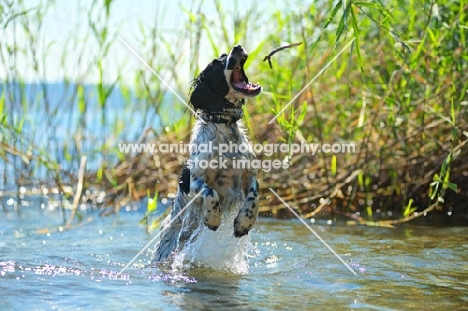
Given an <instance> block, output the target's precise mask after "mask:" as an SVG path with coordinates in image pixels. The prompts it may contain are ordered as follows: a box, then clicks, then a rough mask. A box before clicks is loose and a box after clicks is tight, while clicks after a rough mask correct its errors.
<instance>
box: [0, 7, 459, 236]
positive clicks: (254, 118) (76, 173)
mask: <svg viewBox="0 0 468 311" xmlns="http://www.w3.org/2000/svg"><path fill="white" fill-rule="evenodd" d="M205 2H207V1H205ZM211 3H212V4H213V5H214V7H215V12H216V14H217V16H215V17H207V15H205V14H204V13H203V5H204V2H203V1H196V0H194V1H192V2H190V3H189V4H187V5H186V6H181V10H182V11H183V12H184V14H185V15H183V16H181V19H182V21H181V23H180V24H181V25H183V26H184V29H182V30H180V33H177V35H176V36H174V37H175V38H177V39H173V38H174V37H168V36H166V34H164V33H163V32H162V31H161V29H160V27H158V26H157V25H144V24H143V23H140V25H139V29H138V30H135V33H136V34H135V37H134V38H132V41H135V42H139V44H140V45H141V46H142V47H144V49H142V51H143V53H142V55H144V57H145V59H147V60H148V64H149V65H150V66H151V67H152V68H153V69H154V70H155V71H156V72H165V73H167V75H168V76H170V77H171V78H170V81H172V83H173V85H174V88H175V89H177V90H180V94H187V93H188V91H189V86H188V85H187V84H186V82H185V80H186V79H187V77H189V78H194V77H195V76H196V75H197V73H198V72H199V71H200V69H201V68H200V67H201V66H203V65H201V64H199V60H200V55H201V54H203V55H209V56H211V57H212V58H214V57H217V56H218V55H220V54H221V53H222V52H225V51H228V50H229V49H230V48H229V47H232V46H234V45H235V44H237V43H242V45H243V46H244V47H246V48H247V50H248V51H249V53H250V54H249V60H248V64H247V66H246V71H247V75H248V76H249V78H250V80H252V81H258V82H259V83H260V84H261V85H262V86H263V89H264V92H263V94H262V95H260V96H258V97H257V98H255V99H251V100H248V101H247V104H246V106H245V116H244V122H245V124H246V126H247V127H248V129H249V134H250V139H251V140H252V141H253V142H254V143H260V144H265V143H270V144H274V143H299V144H300V143H318V144H324V143H341V142H354V143H355V144H356V152H355V153H343V154H326V153H319V154H317V155H314V156H312V155H307V154H295V155H285V154H278V155H272V156H271V157H267V156H265V155H259V156H258V158H259V159H260V160H264V159H271V160H274V159H280V160H281V161H288V163H289V165H288V166H289V168H288V169H277V170H272V171H271V172H268V173H265V172H262V171H261V170H260V173H259V183H260V187H261V192H260V197H261V202H262V203H261V208H260V214H261V215H262V216H268V217H277V218H291V217H293V216H292V215H291V213H290V212H289V211H288V209H287V208H286V207H285V206H284V205H283V204H282V203H281V202H280V201H279V200H277V199H276V198H275V197H274V196H273V195H272V194H271V192H270V191H269V190H268V188H273V189H275V191H277V192H278V194H279V195H280V196H281V197H282V198H283V199H284V200H285V201H286V202H288V204H290V205H291V206H293V207H295V208H297V210H298V211H299V212H300V214H301V215H302V217H304V218H314V219H320V218H326V219H333V220H336V219H344V220H346V221H347V223H348V224H360V225H370V226H389V227H391V226H395V225H398V224H401V223H406V222H410V223H426V224H433V225H468V160H467V159H468V143H467V142H468V93H467V91H468V47H467V45H468V26H467V25H468V1H466V0H459V1H441V2H439V1H438V2H437V3H436V2H435V1H408V2H402V1H397V0H389V1H385V2H379V1H372V0H369V1H354V0H350V1H337V0H334V1H331V0H328V1H321V2H318V3H314V4H311V5H308V6H306V5H298V6H297V8H290V10H289V11H287V12H282V11H280V10H271V11H265V10H263V9H262V8H261V7H260V6H252V7H251V8H249V9H248V10H246V11H244V12H243V13H240V12H236V13H235V14H233V15H232V16H228V11H229V10H228V7H227V6H226V4H225V3H224V2H223V1H216V0H215V1H212V2H211ZM54 5H55V4H54V2H48V1H43V2H42V3H40V4H38V5H37V6H35V7H28V6H27V5H26V2H24V1H19V2H17V3H13V2H12V3H10V2H8V1H3V0H0V16H1V17H2V18H1V20H2V21H1V22H0V35H1V36H3V35H4V36H3V37H4V38H7V37H8V36H9V40H1V41H0V67H1V68H5V69H6V74H5V75H4V79H3V81H2V82H1V85H0V94H1V96H0V113H1V114H0V178H1V179H2V185H3V186H2V187H3V188H4V189H2V190H1V191H0V201H1V202H2V209H3V213H9V212H13V211H14V210H17V209H20V208H23V205H24V204H23V202H24V201H25V199H24V198H25V197H27V196H35V195H37V196H42V197H44V196H49V195H52V196H56V197H57V198H60V199H59V207H60V208H62V209H63V211H64V215H66V216H64V223H65V224H66V225H67V226H69V227H72V226H73V225H74V224H78V223H80V222H81V221H84V220H83V217H81V208H80V207H81V206H82V205H86V206H89V207H91V208H96V209H102V213H101V214H102V215H108V214H113V213H116V212H118V211H119V210H120V209H121V208H124V207H126V206H128V205H129V204H135V202H141V201H142V200H145V199H146V201H147V202H148V203H147V205H148V206H147V208H148V214H147V216H146V219H145V223H146V224H147V225H149V224H151V225H152V226H154V225H157V219H154V218H155V217H153V216H151V214H150V213H151V212H154V210H155V209H156V208H157V205H158V204H157V203H156V202H157V201H158V200H162V201H163V202H167V201H168V200H169V201H170V199H171V197H173V195H174V193H175V191H176V187H177V182H178V178H179V172H180V169H181V165H182V162H183V161H185V160H186V158H187V155H184V154H159V153H158V154H145V153H139V154H123V153H121V152H120V151H119V149H118V143H120V142H126V143H155V142H157V143H179V142H188V140H189V135H190V129H191V126H192V124H193V122H194V118H193V116H191V114H190V111H188V110H187V111H185V110H186V109H185V106H184V105H183V104H182V103H181V102H180V101H179V100H178V99H177V98H175V97H171V96H168V95H167V94H168V90H167V89H166V87H165V86H164V85H163V84H162V83H161V82H160V81H159V80H158V78H157V77H155V76H154V75H152V74H151V72H150V71H148V70H147V69H146V68H143V66H142V67H141V68H142V69H141V70H139V71H137V72H135V73H134V74H135V77H134V79H133V80H131V79H128V77H127V76H126V74H127V73H126V72H125V70H124V67H123V65H121V64H112V65H113V66H117V68H118V71H117V74H116V76H115V79H114V81H113V82H111V83H109V82H107V81H104V79H103V76H104V73H105V71H106V70H107V69H106V68H107V67H106V62H105V61H104V60H105V59H106V56H107V55H108V54H109V53H110V50H112V48H113V47H114V45H115V44H116V43H115V41H118V40H116V38H117V37H118V27H114V26H115V25H111V22H110V21H111V18H110V17H111V16H112V14H113V10H114V6H115V5H118V4H117V2H114V1H96V2H93V4H92V5H91V7H89V8H84V10H89V11H90V13H89V14H87V15H85V16H87V17H88V19H89V20H88V21H86V22H84V23H83V25H80V27H81V28H80V29H81V30H83V29H84V31H85V33H86V34H87V35H88V37H87V39H83V38H81V37H79V36H78V35H76V37H75V38H73V34H70V39H69V40H68V41H67V46H66V47H65V46H64V49H63V55H61V60H60V61H61V62H63V63H64V64H65V63H66V62H76V67H77V68H81V71H80V74H76V75H69V74H64V77H63V82H61V83H62V84H63V88H64V89H65V90H66V91H64V92H63V94H62V96H59V95H58V94H54V92H51V91H50V88H49V87H48V84H47V83H46V82H43V83H36V84H34V85H33V86H31V85H28V83H26V82H24V77H23V76H22V75H21V68H23V67H24V66H30V67H31V68H30V69H31V70H33V71H34V72H35V73H36V74H37V77H39V81H45V80H41V77H44V76H45V74H44V72H46V71H47V68H44V66H45V65H44V64H45V62H44V61H43V58H44V57H52V56H51V55H48V54H47V49H48V46H47V45H46V46H44V44H43V41H41V40H43V39H44V33H43V21H44V16H47V14H52V13H51V12H52V10H53V7H54ZM343 5H345V7H343ZM265 21H267V23H266V24H262V23H264V22H265ZM213 25H217V26H216V27H213ZM12 29H13V30H12ZM116 29H117V30H116ZM19 33H21V36H19V35H18V34H19ZM11 34H14V35H13V36H11ZM77 34H78V31H77ZM16 36H18V38H19V37H21V38H26V40H16V39H15V38H16ZM169 38H172V39H169ZM353 38H355V39H354V40H355V41H354V42H353V44H352V45H351V47H350V48H349V49H348V50H346V51H345V52H344V53H343V54H342V55H340V57H339V58H338V59H337V61H335V62H333V63H332V64H331V65H330V67H329V68H327V69H326V70H325V71H324V72H323V73H322V75H320V77H319V78H318V79H317V80H316V81H315V82H314V83H313V84H312V85H310V87H308V88H307V89H306V90H305V91H304V92H302V93H301V94H300V95H299V96H298V98H297V99H296V100H295V101H294V102H293V103H292V104H291V105H290V106H288V108H287V109H286V110H285V111H284V113H282V114H280V115H279V117H278V118H277V119H276V120H275V122H273V123H272V124H268V122H269V121H270V120H271V119H272V118H273V117H274V116H275V115H276V113H277V112H279V111H280V110H281V109H282V108H283V107H284V106H285V105H287V104H288V102H289V101H290V99H291V98H293V97H294V96H295V95H296V94H298V92H299V91H300V90H301V89H302V88H303V87H304V86H305V85H307V83H308V82H309V81H310V80H311V79H312V78H313V77H314V76H315V75H316V74H317V73H318V72H319V71H320V70H321V69H322V68H323V67H324V66H325V64H327V63H328V62H329V61H330V60H331V59H332V58H333V57H334V56H335V55H336V54H337V53H338V51H340V50H341V49H342V48H343V47H344V46H345V45H346V43H347V42H349V41H350V40H351V39H353ZM200 42H206V46H205V45H203V46H202V45H201V44H200ZM294 42H303V44H301V45H298V46H295V47H294V48H291V49H287V50H284V51H280V52H278V53H277V54H275V55H274V56H273V57H271V59H270V60H269V62H271V65H272V68H270V64H269V63H268V62H263V61H262V60H263V57H264V56H266V55H268V53H269V52H270V51H272V50H274V49H275V48H277V47H280V46H284V45H286V44H292V43H294ZM185 43H188V44H185ZM91 44H94V45H95V46H98V47H99V48H98V49H97V51H96V55H95V57H94V58H92V61H91V62H90V63H85V61H84V60H83V59H81V58H80V59H73V60H71V59H69V58H70V56H69V55H68V54H67V51H68V49H70V48H71V49H75V50H78V51H81V50H82V51H83V52H84V51H85V50H86V49H87V47H88V46H89V45H91ZM178 46H188V48H187V49H188V50H184V51H183V53H184V54H186V55H188V58H189V59H191V60H193V61H191V62H190V63H189V64H187V68H188V69H189V72H187V71H183V70H181V67H182V65H181V57H180V54H181V53H182V52H181V51H179V50H178ZM161 55H164V56H161ZM24 59H27V60H28V62H26V63H24V61H23V60H24ZM22 62H23V63H22ZM20 63H21V64H20ZM107 65H109V64H107ZM184 68H185V67H184ZM88 71H89V72H91V71H92V72H94V73H96V72H97V74H98V75H99V77H100V81H99V82H98V83H96V84H87V83H86V77H87V76H86V75H87V73H88ZM32 88H33V89H34V91H33V90H31V89H32ZM51 93H52V94H51ZM112 96H117V97H119V98H121V105H120V104H119V105H120V106H118V108H116V107H115V106H113V105H114V104H115V102H114V99H112V98H113V97H112ZM58 97H60V98H58ZM116 109H118V112H115V111H116ZM112 111H114V114H112ZM37 112H40V114H39V118H40V120H37V118H38V117H37V114H35V113H37ZM90 116H91V117H90ZM132 120H133V121H132ZM137 121H138V122H137ZM156 121H157V122H156ZM135 123H137V124H135ZM129 131H131V132H132V133H134V135H133V136H132V135H128V133H129ZM38 132H39V134H41V135H42V137H43V138H44V137H46V138H45V139H43V140H41V141H37V140H36V138H37V137H38V135H37V134H38ZM135 133H136V134H135ZM130 136H132V137H130ZM64 202H66V203H64ZM0 213H1V212H0ZM422 219H424V220H422ZM149 220H152V222H149Z"/></svg>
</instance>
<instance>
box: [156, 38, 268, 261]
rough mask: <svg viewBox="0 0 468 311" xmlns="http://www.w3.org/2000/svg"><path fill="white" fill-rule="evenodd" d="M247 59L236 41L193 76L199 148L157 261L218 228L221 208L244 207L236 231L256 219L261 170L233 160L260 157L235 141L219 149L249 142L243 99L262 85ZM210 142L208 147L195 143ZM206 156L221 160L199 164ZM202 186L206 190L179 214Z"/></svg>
mask: <svg viewBox="0 0 468 311" xmlns="http://www.w3.org/2000/svg"><path fill="white" fill-rule="evenodd" d="M246 60H247V52H246V50H245V49H244V48H242V47H241V46H240V45H236V46H235V47H234V48H233V49H232V50H231V52H230V53H229V55H226V54H222V55H221V56H220V57H219V58H217V59H214V60H213V61H212V62H211V63H210V64H208V66H207V67H206V68H205V69H204V70H203V71H202V72H201V73H200V74H199V76H198V77H197V78H196V79H195V80H194V82H193V87H192V92H191V95H190V104H191V105H192V106H193V107H194V109H195V110H196V111H197V114H198V116H197V121H196V123H195V127H194V129H193V132H192V137H191V141H190V143H191V146H194V148H191V151H190V159H189V160H188V161H187V162H186V163H185V164H184V167H183V169H182V172H181V175H180V180H179V187H178V190H177V194H176V197H175V200H174V202H173V206H172V211H171V214H170V215H169V216H168V217H167V218H166V219H165V220H164V221H163V224H162V228H161V230H162V233H161V238H160V241H159V243H158V244H157V246H156V248H155V252H154V253H155V254H154V259H153V262H158V261H161V260H163V259H165V258H167V257H168V256H169V255H170V254H171V253H172V252H174V251H180V250H181V249H182V248H183V246H184V244H186V243H187V242H190V241H193V240H195V239H196V238H197V234H196V232H197V231H199V230H200V228H201V227H202V226H206V227H208V228H209V229H211V230H214V231H216V229H218V227H219V225H220V222H221V215H222V213H231V212H233V210H235V209H239V207H240V209H239V211H238V213H237V216H236V218H235V220H234V223H233V227H234V236H235V237H242V236H244V235H246V234H248V232H249V231H250V229H252V227H253V225H254V224H255V222H256V220H257V214H258V203H259V199H258V187H259V185H258V182H257V178H256V176H257V170H256V169H251V168H237V166H236V165H234V164H235V163H234V162H235V161H238V160H244V161H245V160H246V161H253V160H255V158H256V157H255V154H254V153H253V152H252V151H251V150H247V151H246V150H245V148H242V151H241V148H235V147H234V148H230V150H228V151H227V152H223V153H221V154H220V153H219V152H217V151H218V150H220V147H221V145H224V146H240V145H242V144H248V140H247V137H246V135H245V131H244V129H243V124H242V121H241V120H240V119H241V118H242V117H243V105H244V103H245V99H246V98H247V97H254V96H257V95H258V94H260V92H261V91H262V88H261V86H260V85H258V84H254V83H250V82H249V79H248V78H247V76H246V75H245V72H244V64H245V61H246ZM210 143H211V150H209V151H203V150H201V149H202V148H196V146H201V145H205V146H206V145H209V144H210ZM203 160H205V161H206V162H204V163H217V164H218V165H217V167H214V166H213V165H212V167H208V168H206V167H205V168H204V169H203V168H201V165H197V163H198V164H200V163H203ZM212 161H215V162H212ZM250 163H251V162H250ZM213 167H214V168H213ZM247 167H248V166H247ZM202 190H203V192H202V195H200V197H199V198H197V199H196V200H195V201H194V202H193V203H192V204H191V205H190V206H189V207H188V208H187V209H186V210H185V211H184V213H183V214H182V215H180V216H179V217H177V219H175V217H176V215H177V214H179V212H180V211H181V210H182V209H183V208H184V207H185V206H186V205H187V204H188V202H189V201H190V200H191V199H193V198H194V197H195V195H196V194H198V193H199V192H200V191H202ZM234 212H237V211H234ZM186 213H189V215H185V214H186ZM187 216H188V217H187Z"/></svg>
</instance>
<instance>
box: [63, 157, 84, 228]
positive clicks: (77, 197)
mask: <svg viewBox="0 0 468 311" xmlns="http://www.w3.org/2000/svg"><path fill="white" fill-rule="evenodd" d="M86 159H87V158H86V156H85V155H84V156H83V157H81V164H80V172H79V176H78V185H77V187H76V194H75V199H74V200H73V206H72V213H71V215H70V217H69V218H68V220H67V223H66V224H65V227H68V226H70V225H71V223H72V221H73V218H74V217H75V214H76V209H77V208H78V203H80V198H81V191H82V190H83V177H84V171H85V167H86Z"/></svg>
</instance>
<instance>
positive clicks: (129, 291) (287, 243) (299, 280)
mask: <svg viewBox="0 0 468 311" xmlns="http://www.w3.org/2000/svg"><path fill="white" fill-rule="evenodd" d="M142 215H143V214H142V213H141V212H138V211H137V212H123V211H122V212H121V213H120V215H118V216H117V217H106V218H99V217H98V212H88V213H87V214H86V215H85V220H84V224H83V225H82V226H80V227H77V228H75V229H72V230H65V231H63V232H60V231H59V230H57V228H58V227H59V226H60V225H61V223H62V216H61V213H60V212H58V211H57V210H50V209H49V208H48V207H46V208H45V209H41V208H40V207H38V206H35V204H31V205H30V206H29V207H28V208H24V207H23V208H22V209H21V210H20V213H18V212H14V213H9V214H8V215H6V214H5V213H3V212H2V211H0V301H1V304H0V309H1V310H132V309H150V310H210V309H211V310H215V309H224V310H285V309H292V310H307V309H309V310H337V309H345V310H346V309H349V310H450V309H452V310H468V246H467V241H468V228H460V227H458V228H457V227H452V228H436V227H409V226H406V227H404V228H398V229H386V228H369V227H349V226H342V225H334V226H328V225H317V224H315V225H314V226H313V228H314V229H315V230H316V231H317V233H318V234H320V236H321V237H322V238H323V239H324V240H326V241H327V242H328V243H329V244H330V246H332V247H333V248H334V249H335V250H336V252H337V253H338V254H340V255H341V256H342V257H343V258H344V259H345V261H346V262H348V263H349V264H350V266H351V267H352V268H353V269H354V270H355V271H356V272H357V276H354V275H353V274H352V273H351V272H350V271H348V270H347V268H346V267H345V266H343V264H342V263H340V262H339V261H338V259H337V258H335V257H334V256H333V254H331V253H330V252H329V251H328V250H327V249H326V248H325V247H324V246H323V245H322V244H321V243H320V242H319V241H318V240H317V239H316V238H315V237H314V236H313V235H312V234H310V232H309V231H308V230H307V229H306V228H305V227H304V226H303V225H302V224H301V223H299V222H298V221H276V220H269V219H260V221H259V223H258V224H257V226H256V227H255V229H254V230H253V232H252V233H251V237H250V241H251V243H252V245H253V247H252V249H250V250H249V260H248V261H249V262H248V272H246V271H244V272H243V273H239V274H235V273H232V272H223V271H215V270H212V269H207V268H198V269H192V270H190V271H186V272H182V271H175V272H174V271H173V272H167V271H162V270H160V269H159V268H157V267H145V266H146V264H147V263H148V262H149V261H150V260H151V251H150V250H147V251H145V252H144V253H143V254H142V255H141V257H140V258H139V259H138V260H137V261H136V262H135V263H134V264H132V265H131V266H130V267H129V268H128V269H127V270H126V271H125V272H124V273H123V274H122V275H118V272H119V271H120V270H121V269H122V267H123V266H125V264H127V263H128V262H129V261H130V259H131V258H132V257H133V256H134V255H135V254H136V253H138V251H139V250H140V249H141V248H142V247H143V246H144V245H145V244H146V243H147V242H148V241H150V240H151V238H152V235H148V234H146V232H145V228H144V227H142V226H139V225H138V221H139V219H140V218H141V217H142ZM45 228H49V229H54V230H56V231H53V230H52V232H50V233H49V234H47V233H46V232H47V231H46V230H43V229H45ZM212 260H221V259H219V258H212ZM163 270H164V269H163Z"/></svg>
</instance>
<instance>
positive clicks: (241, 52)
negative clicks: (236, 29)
mask: <svg viewBox="0 0 468 311" xmlns="http://www.w3.org/2000/svg"><path fill="white" fill-rule="evenodd" d="M232 52H234V54H237V55H240V56H241V57H247V51H246V50H245V49H244V48H243V47H242V46H241V45H240V44H238V45H236V46H234V48H233V49H232Z"/></svg>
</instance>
